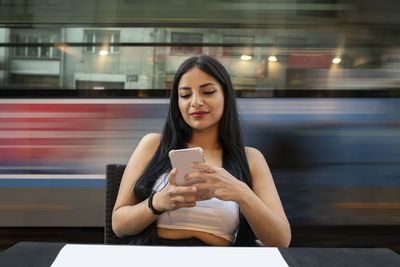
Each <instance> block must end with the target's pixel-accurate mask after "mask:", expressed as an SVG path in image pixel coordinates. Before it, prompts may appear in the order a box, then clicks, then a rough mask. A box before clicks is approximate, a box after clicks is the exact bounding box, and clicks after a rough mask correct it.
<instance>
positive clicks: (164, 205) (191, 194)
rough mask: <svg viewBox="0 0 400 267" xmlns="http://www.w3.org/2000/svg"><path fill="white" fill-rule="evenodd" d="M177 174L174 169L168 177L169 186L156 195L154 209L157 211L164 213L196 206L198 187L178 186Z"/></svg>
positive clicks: (176, 170)
mask: <svg viewBox="0 0 400 267" xmlns="http://www.w3.org/2000/svg"><path fill="white" fill-rule="evenodd" d="M177 172H178V169H176V168H174V169H172V170H171V171H170V172H169V175H168V181H169V183H168V185H167V186H166V187H164V188H163V189H162V190H161V191H159V192H157V193H156V194H154V197H153V207H154V208H155V209H156V210H158V211H164V210H174V209H178V208H183V207H194V206H196V192H197V188H196V186H193V185H189V186H178V185H177V184H176V180H175V177H176V174H177Z"/></svg>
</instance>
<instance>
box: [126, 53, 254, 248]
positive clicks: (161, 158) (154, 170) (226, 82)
mask: <svg viewBox="0 0 400 267" xmlns="http://www.w3.org/2000/svg"><path fill="white" fill-rule="evenodd" d="M193 67H198V68H199V69H201V70H202V71H204V72H205V73H207V74H209V75H211V76H213V77H214V78H215V79H216V80H217V81H218V82H219V83H220V84H221V86H222V87H223V91H224V111H223V114H222V118H221V120H220V122H219V131H218V139H219V140H218V141H219V143H220V145H221V148H222V167H223V168H224V169H226V170H227V171H228V172H230V173H231V174H232V175H233V176H234V177H236V178H237V179H239V180H241V181H243V182H245V183H246V184H247V185H248V186H250V188H252V182H251V176H250V170H249V165H248V162H247V158H246V153H245V149H244V145H243V141H242V135H241V132H240V124H239V115H238V111H237V107H236V100H235V95H234V91H233V86H232V82H231V79H230V77H229V75H228V73H227V71H226V69H225V68H224V66H223V65H222V64H221V63H219V62H218V61H217V60H215V59H214V58H212V57H209V56H205V55H202V56H198V57H192V58H189V59H187V60H185V61H184V62H183V63H182V65H181V66H180V67H179V69H178V70H177V72H176V74H175V78H174V82H173V85H172V90H171V98H170V105H169V110H168V115H167V119H166V122H165V125H164V128H163V131H162V138H161V142H160V145H159V146H158V148H157V150H156V152H155V154H154V156H153V158H152V159H151V160H150V162H149V164H148V165H147V167H146V169H145V170H144V172H143V174H142V176H141V177H140V178H139V179H138V181H137V182H136V184H135V187H134V194H135V199H136V201H137V202H141V201H143V200H145V199H146V198H148V197H149V195H150V193H151V191H152V188H153V186H154V184H155V182H156V180H157V179H158V178H159V176H160V175H162V174H163V173H165V172H167V171H169V170H171V163H170V161H169V158H168V152H169V151H170V150H171V149H180V148H185V147H186V146H187V144H188V142H189V141H190V139H191V137H192V129H191V127H190V126H189V125H187V124H186V122H185V121H184V119H183V117H182V114H181V112H180V110H179V107H178V84H179V81H180V79H181V77H182V76H183V75H184V74H185V73H186V72H187V71H188V70H190V69H192V68H193ZM157 238H158V237H157V231H156V224H155V222H154V223H152V224H151V225H150V226H148V227H147V228H146V229H145V230H144V231H142V233H140V234H138V235H136V236H134V237H133V239H132V243H135V244H155V243H156V242H157ZM235 245H237V246H254V245H255V236H254V233H253V231H252V230H251V228H250V226H249V224H248V222H247V221H246V219H245V218H244V216H243V214H242V213H240V223H239V231H238V234H237V236H236V239H235Z"/></svg>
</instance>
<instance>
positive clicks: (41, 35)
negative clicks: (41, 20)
mask: <svg viewBox="0 0 400 267" xmlns="http://www.w3.org/2000/svg"><path fill="white" fill-rule="evenodd" d="M59 40H60V34H59V33H58V32H54V31H32V30H30V31H23V30H14V31H12V32H11V41H12V42H13V43H16V44H18V45H17V46H16V47H14V48H13V50H12V55H13V56H15V57H27V58H60V55H61V52H60V51H59V50H58V49H57V48H55V47H54V46H52V45H51V44H53V43H57V42H59ZM23 44H38V46H24V45H23ZM40 44H45V45H44V46H40Z"/></svg>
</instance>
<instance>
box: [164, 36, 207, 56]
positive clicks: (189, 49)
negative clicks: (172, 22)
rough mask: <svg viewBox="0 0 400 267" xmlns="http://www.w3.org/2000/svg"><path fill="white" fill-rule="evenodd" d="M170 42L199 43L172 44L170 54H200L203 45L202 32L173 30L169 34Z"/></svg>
mask: <svg viewBox="0 0 400 267" xmlns="http://www.w3.org/2000/svg"><path fill="white" fill-rule="evenodd" d="M171 43H173V44H180V43H182V44H184V43H191V44H199V46H172V47H171V54H173V55H188V54H202V53H203V47H202V46H201V45H202V43H203V34H202V33H187V32H173V33H172V34H171Z"/></svg>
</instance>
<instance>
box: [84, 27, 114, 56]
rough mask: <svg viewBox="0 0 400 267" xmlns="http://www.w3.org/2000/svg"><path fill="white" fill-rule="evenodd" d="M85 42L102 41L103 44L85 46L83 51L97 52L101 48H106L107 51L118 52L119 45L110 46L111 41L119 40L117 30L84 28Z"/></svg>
mask: <svg viewBox="0 0 400 267" xmlns="http://www.w3.org/2000/svg"><path fill="white" fill-rule="evenodd" d="M84 40H85V42H86V43H88V44H91V43H102V44H104V46H86V47H85V48H84V51H85V52H91V53H97V52H99V51H100V50H102V49H107V50H108V52H109V53H119V46H112V45H110V44H112V43H119V42H120V33H119V31H104V30H86V31H85V39H84Z"/></svg>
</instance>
